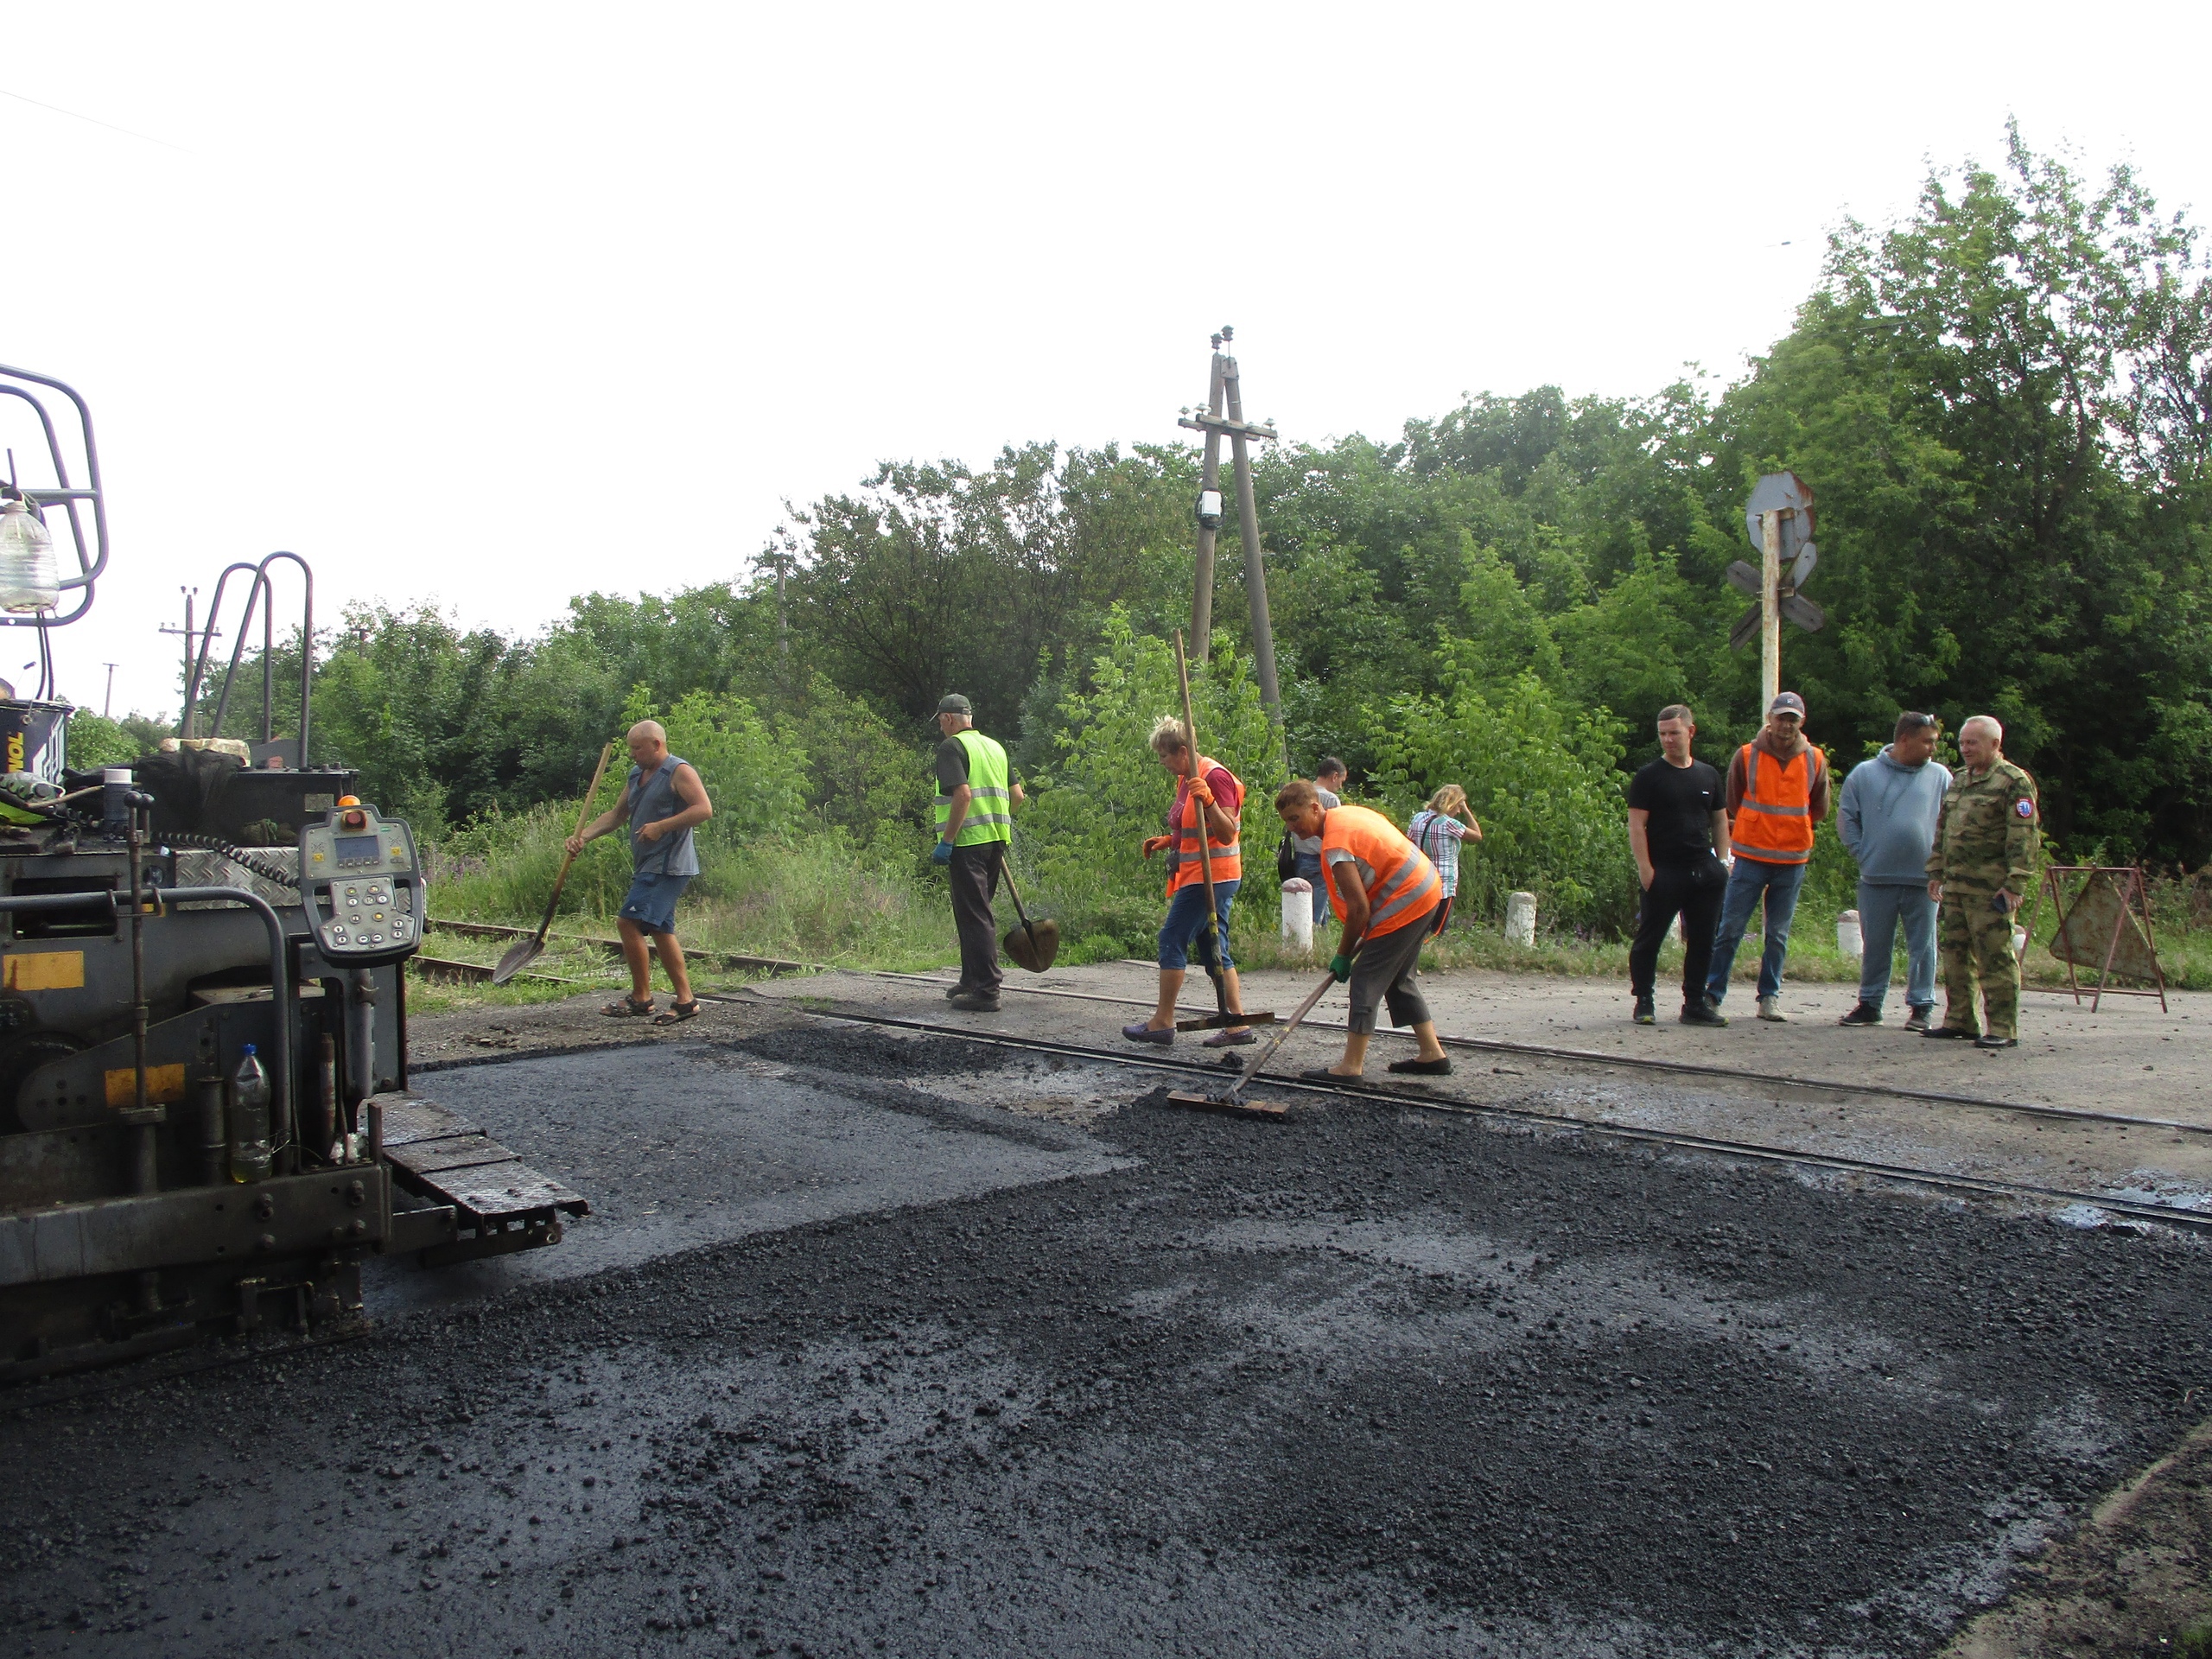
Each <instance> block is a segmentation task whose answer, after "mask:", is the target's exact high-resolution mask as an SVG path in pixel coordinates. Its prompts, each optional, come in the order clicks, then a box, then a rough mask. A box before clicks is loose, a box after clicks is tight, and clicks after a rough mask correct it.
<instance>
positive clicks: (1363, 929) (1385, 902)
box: [1275, 778, 1452, 1080]
mask: <svg viewBox="0 0 2212 1659" xmlns="http://www.w3.org/2000/svg"><path fill="white" fill-rule="evenodd" d="M1275 812H1276V814H1277V815H1278V816H1279V817H1281V819H1282V821H1283V823H1284V824H1285V825H1286V826H1287V828H1288V829H1289V830H1290V832H1291V833H1292V834H1293V835H1294V836H1300V837H1304V838H1310V837H1312V836H1319V837H1320V838H1321V877H1322V880H1324V881H1325V882H1326V883H1327V884H1328V889H1329V906H1330V908H1331V909H1332V910H1334V911H1335V912H1336V914H1337V919H1338V921H1339V922H1341V923H1342V924H1343V925H1344V931H1342V932H1341V933H1340V934H1339V935H1338V939H1337V954H1336V955H1335V956H1334V957H1332V958H1331V959H1330V962H1329V971H1330V972H1331V973H1332V974H1334V975H1335V976H1337V978H1338V980H1339V981H1341V982H1349V985H1350V989H1351V1015H1350V1017H1349V1018H1348V1019H1347V1020H1346V1021H1345V1025H1344V1033H1345V1034H1344V1058H1342V1059H1340V1060H1338V1062H1337V1064H1336V1065H1332V1066H1327V1067H1316V1068H1314V1069H1313V1070H1312V1071H1307V1072H1306V1076H1307V1077H1315V1078H1323V1077H1334V1078H1338V1079H1339V1080H1342V1079H1345V1078H1351V1077H1358V1076H1359V1075H1360V1073H1361V1072H1362V1071H1364V1070H1365V1069H1366V1065H1367V1039H1369V1038H1370V1036H1372V1035H1373V1034H1374V1031H1375V1016H1376V1005H1377V1004H1378V1003H1379V1004H1382V1005H1383V1006H1384V1007H1388V1008H1389V1014H1390V1023H1391V1024H1392V1025H1394V1026H1411V1027H1413V1030H1414V1036H1415V1037H1416V1038H1418V1039H1420V1042H1421V1049H1420V1052H1418V1053H1417V1054H1416V1055H1415V1056H1414V1058H1412V1059H1409V1060H1393V1061H1391V1062H1390V1070H1392V1071H1396V1072H1400V1073H1402V1074H1410V1075H1412V1076H1414V1077H1445V1076H1447V1075H1448V1074H1449V1073H1450V1072H1451V1070H1452V1062H1451V1060H1450V1059H1449V1058H1447V1057H1446V1054H1445V1052H1444V1047H1443V1045H1442V1044H1440V1043H1439V1042H1438V1041H1437V1040H1436V1021H1435V1019H1434V1018H1433V1016H1432V1015H1431V1014H1430V1013H1429V1011H1428V1003H1427V1000H1426V999H1425V998H1423V997H1422V995H1421V986H1420V983H1419V979H1420V970H1421V941H1422V940H1424V939H1426V938H1427V937H1428V934H1429V929H1430V925H1431V922H1432V920H1433V917H1434V915H1435V912H1436V908H1437V906H1440V905H1441V904H1442V903H1443V902H1444V882H1443V880H1442V878H1441V877H1440V876H1439V875H1438V874H1437V873H1436V866H1435V865H1433V864H1432V863H1430V862H1429V861H1428V855H1427V854H1426V853H1424V852H1422V851H1421V849H1420V848H1418V847H1416V846H1414V844H1413V842H1410V841H1408V840H1407V839H1406V837H1405V836H1404V835H1403V834H1402V833H1401V832H1400V830H1399V829H1398V826H1397V825H1396V824H1395V823H1391V822H1390V820H1389V819H1388V818H1386V817H1383V815H1382V814H1381V813H1380V812H1376V811H1371V810H1369V809H1368V808H1366V807H1363V806H1337V807H1325V806H1323V805H1322V804H1321V797H1320V791H1318V790H1316V789H1315V788H1314V787H1313V785H1312V784H1310V783H1308V782H1306V779H1303V778H1294V779H1291V781H1290V782H1288V783H1287V784H1285V785H1283V786H1282V788H1281V790H1280V791H1278V792H1277V793H1276V795H1275Z"/></svg>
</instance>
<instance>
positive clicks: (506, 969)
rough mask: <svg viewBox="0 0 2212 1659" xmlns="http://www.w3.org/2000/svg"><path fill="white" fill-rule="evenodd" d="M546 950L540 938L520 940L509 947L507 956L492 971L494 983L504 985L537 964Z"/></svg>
mask: <svg viewBox="0 0 2212 1659" xmlns="http://www.w3.org/2000/svg"><path fill="white" fill-rule="evenodd" d="M544 949H545V941H544V940H543V939H539V938H528V939H518V940H516V941H515V943H514V944H511V945H509V946H508V947H507V954H506V955H505V956H504V957H500V958H499V966H498V967H496V968H494V969H493V970H492V982H493V984H494V985H504V984H505V983H506V982H508V981H509V980H511V979H512V978H513V977H514V976H516V975H517V974H518V973H520V972H522V970H523V969H525V968H527V967H529V966H530V964H531V963H533V962H536V961H537V958H538V956H539V954H540V953H541V952H543V950H544Z"/></svg>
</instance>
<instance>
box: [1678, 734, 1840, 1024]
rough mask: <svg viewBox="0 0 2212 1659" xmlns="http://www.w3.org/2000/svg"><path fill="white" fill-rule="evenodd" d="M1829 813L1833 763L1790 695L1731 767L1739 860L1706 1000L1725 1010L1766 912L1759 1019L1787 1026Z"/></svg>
mask: <svg viewBox="0 0 2212 1659" xmlns="http://www.w3.org/2000/svg"><path fill="white" fill-rule="evenodd" d="M1827 815H1828V762H1827V756H1826V755H1824V754H1822V753H1821V752H1820V750H1818V749H1816V748H1815V747H1813V746H1812V745H1811V744H1809V743H1808V742H1807V741H1805V700H1804V698H1802V697H1801V696H1798V695H1797V694H1796V692H1795V691H1784V692H1783V694H1782V695H1781V696H1778V697H1777V698H1776V699H1775V700H1774V701H1773V702H1771V703H1770V704H1769V705H1768V707H1767V711H1766V724H1765V725H1764V726H1763V727H1761V728H1759V734H1758V736H1757V737H1755V738H1753V739H1752V740H1751V741H1750V742H1748V743H1746V744H1745V745H1744V746H1743V747H1741V748H1740V749H1738V750H1737V751H1736V758H1735V759H1734V760H1731V761H1730V762H1729V763H1728V820H1729V822H1728V845H1729V850H1730V851H1731V852H1732V853H1733V854H1734V855H1735V861H1734V862H1733V864H1732V866H1731V867H1730V868H1729V872H1728V891H1727V892H1726V893H1724V894H1723V895H1722V896H1721V899H1720V927H1719V931H1718V932H1717V933H1716V934H1715V935H1714V936H1713V968H1712V970H1711V972H1710V973H1709V974H1708V975H1707V978H1706V982H1705V995H1706V1001H1707V1005H1708V1006H1709V1007H1712V1008H1713V1009H1714V1010H1716V1011H1717V1010H1718V1009H1719V1007H1720V1003H1721V1001H1722V999H1723V998H1725V997H1726V995H1728V970H1729V969H1731V968H1732V967H1733V966H1734V965H1735V963H1736V947H1737V946H1738V944H1742V943H1743V938H1744V933H1745V930H1746V929H1747V928H1749V927H1750V925H1751V910H1752V907H1753V906H1759V907H1760V908H1762V909H1764V912H1766V950H1765V952H1764V955H1762V956H1761V957H1760V958H1759V991H1758V1014H1759V1018H1760V1019H1762V1020H1780V1019H1782V1018H1783V1013H1782V970H1783V965H1784V964H1785V963H1787V962H1788V961H1789V923H1790V918H1792V917H1794V916H1795V915H1796V913H1797V892H1798V889H1799V888H1801V887H1803V886H1804V885H1805V866H1806V864H1807V863H1808V861H1810V860H1811V858H1812V856H1813V826H1814V825H1815V824H1816V823H1819V822H1820V821H1821V819H1823V818H1825V817H1827Z"/></svg>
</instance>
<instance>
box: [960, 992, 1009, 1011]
mask: <svg viewBox="0 0 2212 1659" xmlns="http://www.w3.org/2000/svg"><path fill="white" fill-rule="evenodd" d="M952 1006H953V1007H956V1008H957V1009H959V1010H960V1012H961V1013H963V1014H996V1013H997V1012H998V1011H999V994H998V993H997V992H996V991H963V992H961V993H960V995H957V996H956V997H954V998H953V999H952Z"/></svg>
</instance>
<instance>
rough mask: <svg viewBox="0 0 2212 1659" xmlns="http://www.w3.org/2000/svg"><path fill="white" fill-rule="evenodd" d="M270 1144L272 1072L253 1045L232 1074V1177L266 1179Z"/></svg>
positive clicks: (247, 1047)
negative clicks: (270, 1088)
mask: <svg viewBox="0 0 2212 1659" xmlns="http://www.w3.org/2000/svg"><path fill="white" fill-rule="evenodd" d="M271 1161H272V1160H271V1156H270V1147H269V1073H268V1072H266V1071H263V1070H262V1069H261V1060H260V1058H259V1057H258V1056H257V1054H256V1053H255V1052H254V1046H253V1045H252V1044H251V1043H248V1044H247V1045H246V1046H245V1058H243V1059H241V1060H240V1061H239V1062H238V1070H237V1071H234V1072H232V1074H231V1179H232V1180H234V1181H265V1180H267V1179H269V1171H270V1164H271Z"/></svg>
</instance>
